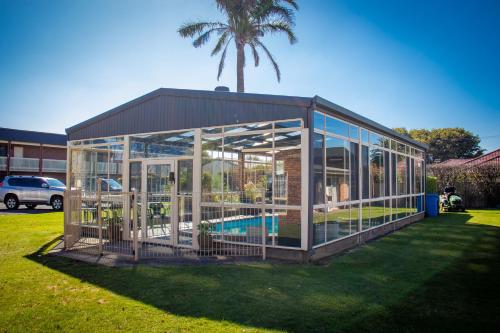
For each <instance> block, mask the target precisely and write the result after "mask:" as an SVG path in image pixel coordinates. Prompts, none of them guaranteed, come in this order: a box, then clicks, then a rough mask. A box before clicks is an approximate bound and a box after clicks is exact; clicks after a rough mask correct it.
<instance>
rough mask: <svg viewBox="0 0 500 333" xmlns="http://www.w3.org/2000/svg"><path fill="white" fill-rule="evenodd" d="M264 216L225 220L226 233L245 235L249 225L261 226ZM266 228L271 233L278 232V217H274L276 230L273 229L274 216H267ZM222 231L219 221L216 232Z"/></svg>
mask: <svg viewBox="0 0 500 333" xmlns="http://www.w3.org/2000/svg"><path fill="white" fill-rule="evenodd" d="M261 226H262V218H261V217H245V218H241V219H236V220H231V221H224V234H233V235H245V234H246V232H247V228H248V227H255V228H256V227H261ZM266 228H267V232H268V234H269V235H272V234H276V235H277V234H278V218H277V217H276V218H275V219H274V230H273V217H272V216H266ZM221 231H222V223H221V222H217V223H216V224H215V232H218V233H220V232H221Z"/></svg>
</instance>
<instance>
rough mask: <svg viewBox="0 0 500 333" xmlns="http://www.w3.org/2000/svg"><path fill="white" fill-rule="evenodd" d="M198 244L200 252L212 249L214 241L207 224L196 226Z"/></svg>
mask: <svg viewBox="0 0 500 333" xmlns="http://www.w3.org/2000/svg"><path fill="white" fill-rule="evenodd" d="M198 244H199V246H200V250H201V251H209V250H211V249H213V248H214V240H213V237H212V235H211V234H210V224H209V223H200V224H199V225H198Z"/></svg>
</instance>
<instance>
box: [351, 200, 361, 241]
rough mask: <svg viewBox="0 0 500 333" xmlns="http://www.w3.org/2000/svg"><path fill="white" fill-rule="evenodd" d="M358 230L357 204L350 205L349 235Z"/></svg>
mask: <svg viewBox="0 0 500 333" xmlns="http://www.w3.org/2000/svg"><path fill="white" fill-rule="evenodd" d="M358 231H360V230H359V204H355V205H351V234H353V233H355V232H358Z"/></svg>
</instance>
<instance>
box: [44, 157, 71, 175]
mask: <svg viewBox="0 0 500 333" xmlns="http://www.w3.org/2000/svg"><path fill="white" fill-rule="evenodd" d="M42 168H43V171H60V172H66V161H65V160H52V159H43V164H42Z"/></svg>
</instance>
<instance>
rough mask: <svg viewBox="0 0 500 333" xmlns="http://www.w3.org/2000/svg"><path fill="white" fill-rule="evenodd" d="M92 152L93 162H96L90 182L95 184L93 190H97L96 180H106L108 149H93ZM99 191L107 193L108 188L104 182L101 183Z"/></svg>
mask: <svg viewBox="0 0 500 333" xmlns="http://www.w3.org/2000/svg"><path fill="white" fill-rule="evenodd" d="M93 152H94V153H95V155H94V156H95V161H96V165H95V167H96V169H95V170H94V171H95V177H93V180H92V182H93V183H95V189H96V190H97V179H98V178H101V179H108V178H109V177H108V175H109V147H108V146H103V147H96V148H93ZM101 190H102V191H104V192H107V191H108V186H107V185H106V181H103V182H102V183H101Z"/></svg>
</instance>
